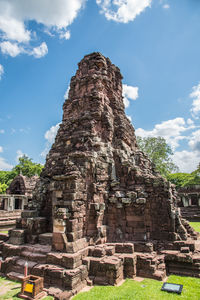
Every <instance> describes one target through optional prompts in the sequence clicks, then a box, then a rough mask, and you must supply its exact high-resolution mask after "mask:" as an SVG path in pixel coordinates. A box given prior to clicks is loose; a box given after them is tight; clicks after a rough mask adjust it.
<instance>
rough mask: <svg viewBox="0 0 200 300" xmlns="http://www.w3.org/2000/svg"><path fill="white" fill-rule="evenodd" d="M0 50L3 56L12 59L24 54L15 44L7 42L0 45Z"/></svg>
mask: <svg viewBox="0 0 200 300" xmlns="http://www.w3.org/2000/svg"><path fill="white" fill-rule="evenodd" d="M0 48H1V52H2V53H3V54H6V55H10V56H12V57H15V56H17V55H19V54H20V53H23V52H24V49H23V48H22V47H19V46H18V44H17V43H11V42H9V41H5V42H2V43H0Z"/></svg>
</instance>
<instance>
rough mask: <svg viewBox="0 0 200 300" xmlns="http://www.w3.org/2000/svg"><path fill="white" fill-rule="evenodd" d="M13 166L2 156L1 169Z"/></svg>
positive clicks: (0, 159)
mask: <svg viewBox="0 0 200 300" xmlns="http://www.w3.org/2000/svg"><path fill="white" fill-rule="evenodd" d="M12 168H13V166H12V165H10V164H9V163H7V162H6V160H5V159H4V158H3V157H0V171H5V170H11V169H12Z"/></svg>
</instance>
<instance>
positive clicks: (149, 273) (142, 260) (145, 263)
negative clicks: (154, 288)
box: [0, 239, 200, 300]
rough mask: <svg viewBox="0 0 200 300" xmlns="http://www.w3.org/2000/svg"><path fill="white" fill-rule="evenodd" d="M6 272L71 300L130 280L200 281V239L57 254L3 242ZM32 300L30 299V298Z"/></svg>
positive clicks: (43, 247)
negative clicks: (39, 281)
mask: <svg viewBox="0 0 200 300" xmlns="http://www.w3.org/2000/svg"><path fill="white" fill-rule="evenodd" d="M0 251H2V257H3V261H2V268H1V271H2V273H3V274H4V275H6V276H10V275H13V276H18V277H20V274H21V276H23V272H24V265H25V262H26V261H28V274H31V275H36V276H40V277H42V278H44V286H45V290H46V291H48V294H50V295H53V296H54V297H55V299H65V300H66V299H70V297H71V296H73V295H75V294H76V293H78V292H79V291H80V290H81V289H82V288H84V286H87V285H89V286H92V285H117V284H119V283H120V282H121V281H122V280H123V279H125V278H135V277H136V276H137V277H145V278H152V279H156V280H162V281H163V280H165V278H166V276H167V275H168V274H177V275H184V276H193V277H200V241H199V240H196V241H194V240H192V239H191V240H187V241H175V242H168V243H166V242H163V243H161V242H159V243H158V242H156V241H151V242H150V241H149V242H130V243H105V244H100V245H91V246H87V247H85V248H83V249H81V250H78V251H77V252H75V253H66V252H58V251H52V249H51V246H50V245H40V244H36V245H32V244H23V245H12V244H8V243H5V242H2V243H1V244H0ZM26 299H28V298H26Z"/></svg>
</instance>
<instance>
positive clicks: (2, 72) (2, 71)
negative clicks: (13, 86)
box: [0, 64, 4, 80]
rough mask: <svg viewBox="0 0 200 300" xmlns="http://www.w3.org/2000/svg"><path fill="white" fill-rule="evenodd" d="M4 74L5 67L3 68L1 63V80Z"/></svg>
mask: <svg viewBox="0 0 200 300" xmlns="http://www.w3.org/2000/svg"><path fill="white" fill-rule="evenodd" d="M3 74H4V68H3V66H2V65H1V64H0V80H1V78H2V76H3Z"/></svg>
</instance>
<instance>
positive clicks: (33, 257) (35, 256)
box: [20, 251, 47, 263]
mask: <svg viewBox="0 0 200 300" xmlns="http://www.w3.org/2000/svg"><path fill="white" fill-rule="evenodd" d="M20 256H21V257H23V258H24V259H26V260H28V261H33V262H37V263H46V260H47V259H46V258H47V256H46V255H45V254H42V253H34V252H29V251H22V252H21V254H20Z"/></svg>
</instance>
